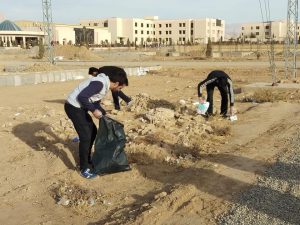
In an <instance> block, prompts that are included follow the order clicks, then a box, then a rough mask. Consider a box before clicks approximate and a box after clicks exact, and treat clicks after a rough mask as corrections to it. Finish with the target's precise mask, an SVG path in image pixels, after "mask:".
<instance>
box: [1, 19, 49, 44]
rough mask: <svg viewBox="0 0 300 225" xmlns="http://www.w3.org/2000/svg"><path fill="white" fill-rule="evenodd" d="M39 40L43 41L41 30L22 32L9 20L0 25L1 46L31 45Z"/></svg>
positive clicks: (22, 30)
mask: <svg viewBox="0 0 300 225" xmlns="http://www.w3.org/2000/svg"><path fill="white" fill-rule="evenodd" d="M39 38H42V39H44V32H42V31H41V30H38V29H37V30H24V29H22V28H20V27H19V26H18V25H16V24H15V23H14V22H12V21H9V20H5V21H3V22H2V23H0V43H1V46H4V47H9V46H11V47H12V46H27V45H32V44H33V43H38V40H39Z"/></svg>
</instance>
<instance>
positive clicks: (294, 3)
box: [284, 0, 298, 79]
mask: <svg viewBox="0 0 300 225" xmlns="http://www.w3.org/2000/svg"><path fill="white" fill-rule="evenodd" d="M286 27H287V32H286V39H285V52H284V53H285V77H286V79H288V78H290V77H291V78H292V79H295V78H296V77H297V67H296V53H297V42H298V40H297V27H298V0H288V7H287V26H286Z"/></svg>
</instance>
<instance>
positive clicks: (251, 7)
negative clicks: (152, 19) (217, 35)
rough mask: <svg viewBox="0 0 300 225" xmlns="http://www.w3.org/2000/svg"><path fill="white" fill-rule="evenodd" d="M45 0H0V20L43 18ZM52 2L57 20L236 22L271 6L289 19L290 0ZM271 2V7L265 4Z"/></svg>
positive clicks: (257, 17)
mask: <svg viewBox="0 0 300 225" xmlns="http://www.w3.org/2000/svg"><path fill="white" fill-rule="evenodd" d="M43 1H45V0H0V20H1V19H2V20H3V19H8V20H12V21H16V20H34V21H42V20H43V13H42V2H43ZM51 2H52V19H53V22H56V23H67V24H79V23H80V21H81V20H85V19H98V18H109V17H121V18H144V17H145V16H158V17H159V19H192V18H193V19H196V18H197V19H201V18H205V17H209V18H217V19H223V20H225V23H226V24H234V23H247V22H261V21H263V20H264V21H265V20H266V18H267V16H266V8H267V9H268V8H270V11H269V12H270V16H269V18H270V20H283V19H286V16H287V2H288V0H81V1H78V0H77V1H76V0H52V1H51ZM268 2H269V4H268ZM260 3H261V4H260ZM260 5H261V6H262V11H263V14H262V13H261V9H260ZM268 5H269V7H265V6H268ZM267 12H268V10H267ZM262 16H263V17H262ZM262 18H264V19H262Z"/></svg>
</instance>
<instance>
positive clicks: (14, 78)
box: [0, 66, 161, 87]
mask: <svg viewBox="0 0 300 225" xmlns="http://www.w3.org/2000/svg"><path fill="white" fill-rule="evenodd" d="M160 69H161V66H152V67H132V68H125V71H126V73H127V74H128V76H142V75H146V74H147V73H148V72H149V71H152V70H160ZM87 72H88V71H87V69H79V70H62V71H47V72H24V73H23V72H19V73H18V72H15V73H14V74H13V75H11V74H8V73H7V74H3V75H0V87H1V86H2V87H3V86H21V85H28V84H41V83H53V82H65V81H70V80H81V79H85V78H88V76H89V75H88V74H87Z"/></svg>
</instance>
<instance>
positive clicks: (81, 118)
mask: <svg viewBox="0 0 300 225" xmlns="http://www.w3.org/2000/svg"><path fill="white" fill-rule="evenodd" d="M65 112H66V114H67V116H68V117H69V118H70V120H71V121H72V123H73V125H74V128H75V130H76V132H77V134H78V136H79V166H80V170H84V169H86V168H88V167H89V161H90V160H91V150H92V147H93V143H94V141H95V138H96V135H97V127H96V125H95V124H94V122H93V119H92V117H91V116H90V115H89V114H88V112H87V111H85V110H83V109H80V108H76V107H74V106H72V105H71V104H69V103H65Z"/></svg>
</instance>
